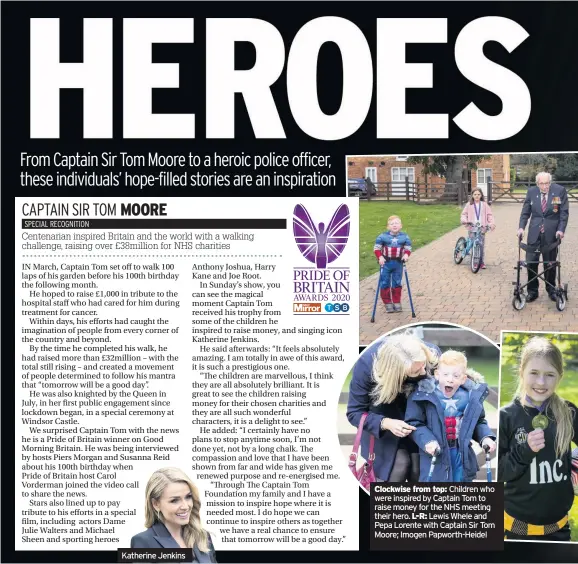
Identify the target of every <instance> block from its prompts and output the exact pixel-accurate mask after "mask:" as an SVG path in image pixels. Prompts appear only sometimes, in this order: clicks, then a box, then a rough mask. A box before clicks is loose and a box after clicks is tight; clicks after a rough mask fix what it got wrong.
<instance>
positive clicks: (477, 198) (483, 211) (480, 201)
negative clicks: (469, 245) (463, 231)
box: [461, 188, 496, 268]
mask: <svg viewBox="0 0 578 564" xmlns="http://www.w3.org/2000/svg"><path fill="white" fill-rule="evenodd" d="M461 223H462V225H467V227H468V231H469V236H470V237H473V236H474V235H473V233H472V231H473V229H474V226H475V225H478V224H479V225H480V227H482V233H481V241H482V245H481V246H482V266H481V267H480V268H486V265H485V264H484V247H485V241H486V233H485V231H484V230H483V228H484V227H486V226H489V227H490V229H491V230H492V231H493V230H494V229H495V228H496V225H495V224H494V216H493V215H492V210H491V209H490V206H488V204H487V203H486V202H485V201H484V194H483V193H482V191H481V190H480V189H479V188H475V189H474V191H473V192H472V198H471V200H470V201H469V202H468V203H467V204H466V207H465V208H464V211H463V212H462V217H461Z"/></svg>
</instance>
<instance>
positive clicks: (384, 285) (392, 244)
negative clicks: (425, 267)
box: [373, 231, 411, 305]
mask: <svg viewBox="0 0 578 564" xmlns="http://www.w3.org/2000/svg"><path fill="white" fill-rule="evenodd" d="M373 252H374V254H375V256H376V257H377V259H379V257H381V256H383V258H384V259H385V264H384V265H383V268H382V270H381V278H380V280H379V288H380V295H381V299H382V301H383V303H384V304H386V305H387V304H390V303H394V304H399V303H401V280H402V275H403V264H402V261H401V259H402V257H403V256H408V257H409V255H410V254H411V239H410V238H409V235H408V234H407V233H405V232H403V231H399V232H398V233H396V234H393V233H391V231H386V232H385V233H381V234H380V235H379V236H378V237H377V239H376V240H375V246H374V247H373Z"/></svg>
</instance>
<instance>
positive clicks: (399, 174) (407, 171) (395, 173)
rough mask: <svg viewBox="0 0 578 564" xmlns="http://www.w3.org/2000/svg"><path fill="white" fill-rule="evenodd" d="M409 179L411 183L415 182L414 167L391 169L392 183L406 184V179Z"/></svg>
mask: <svg viewBox="0 0 578 564" xmlns="http://www.w3.org/2000/svg"><path fill="white" fill-rule="evenodd" d="M406 176H407V177H408V180H409V182H415V168H414V167H393V168H392V169H391V180H392V182H405V177H406Z"/></svg>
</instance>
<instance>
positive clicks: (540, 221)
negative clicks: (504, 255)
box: [518, 172, 569, 302]
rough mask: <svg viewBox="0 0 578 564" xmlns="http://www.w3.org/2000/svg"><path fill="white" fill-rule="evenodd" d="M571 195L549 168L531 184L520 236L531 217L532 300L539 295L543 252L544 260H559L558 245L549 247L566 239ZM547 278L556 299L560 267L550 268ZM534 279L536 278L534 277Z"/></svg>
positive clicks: (530, 294) (529, 250) (529, 240)
mask: <svg viewBox="0 0 578 564" xmlns="http://www.w3.org/2000/svg"><path fill="white" fill-rule="evenodd" d="M568 214H569V210H568V195H567V193H566V189H565V188H564V187H563V186H560V185H559V184H552V175H551V174H549V173H548V172H540V173H538V175H537V176H536V186H532V187H531V188H528V192H527V193H526V199H525V200H524V206H523V207H522V213H521V214H520V225H519V229H518V237H521V236H522V235H523V234H524V229H525V227H526V224H527V223H528V219H529V220H530V226H529V227H528V245H529V246H530V247H531V248H530V249H528V250H527V251H526V262H527V263H528V297H527V301H528V302H533V301H534V300H536V299H537V298H538V279H537V278H536V271H537V267H538V265H537V264H536V263H537V262H538V261H539V260H540V254H541V255H542V261H544V262H549V261H555V260H556V253H557V250H556V249H552V250H548V247H549V246H551V245H552V243H554V242H555V241H556V238H558V237H559V238H560V239H562V238H563V237H564V231H565V230H566V225H567V224H568ZM532 263H533V264H532ZM545 269H546V272H545V274H544V278H545V279H546V280H547V281H548V284H546V290H547V291H548V295H549V296H550V299H551V300H552V301H556V296H555V294H554V289H555V285H556V269H555V268H549V269H548V268H547V266H546V265H545ZM532 279H534V280H532Z"/></svg>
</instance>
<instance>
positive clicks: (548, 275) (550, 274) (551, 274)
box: [526, 233, 558, 294]
mask: <svg viewBox="0 0 578 564" xmlns="http://www.w3.org/2000/svg"><path fill="white" fill-rule="evenodd" d="M545 239H546V238H545V237H544V233H540V237H539V239H538V242H537V243H536V246H537V250H536V251H535V252H533V251H531V250H528V251H526V263H528V294H537V293H538V278H535V277H536V272H537V270H538V267H539V266H543V268H544V270H546V269H547V268H548V265H539V264H530V263H532V262H534V263H535V262H538V261H539V260H540V255H542V260H543V261H544V262H549V261H552V262H553V261H555V260H556V256H557V252H558V249H552V250H551V251H550V252H545V253H542V247H547V246H548V245H550V244H552V243H553V241H550V242H547V241H546V240H545ZM540 270H542V269H540ZM532 278H535V280H532ZM544 278H545V279H546V280H547V281H548V282H549V284H546V291H547V292H548V294H551V293H552V292H553V291H554V289H555V286H556V267H554V266H552V267H551V268H549V269H548V270H546V272H545V274H544ZM550 284H552V286H550Z"/></svg>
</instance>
